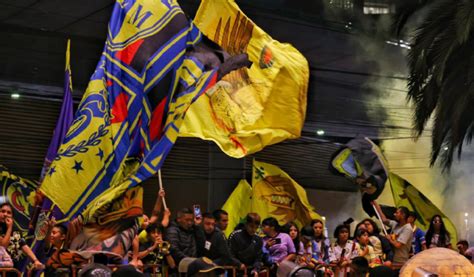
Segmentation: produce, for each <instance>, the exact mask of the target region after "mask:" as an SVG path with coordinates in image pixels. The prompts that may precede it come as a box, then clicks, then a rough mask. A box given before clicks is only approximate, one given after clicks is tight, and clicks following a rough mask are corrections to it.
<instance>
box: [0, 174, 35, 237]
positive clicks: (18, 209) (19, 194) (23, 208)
mask: <svg viewBox="0 0 474 277" xmlns="http://www.w3.org/2000/svg"><path fill="white" fill-rule="evenodd" d="M0 186H1V187H0V188H1V197H2V198H3V199H2V200H1V201H0V203H5V202H8V203H10V204H11V205H12V206H13V218H15V220H14V223H15V226H14V227H15V229H16V230H18V231H20V232H21V233H22V237H24V238H26V236H27V234H28V225H29V223H30V217H31V215H32V213H33V210H34V207H33V201H34V198H35V191H36V188H37V187H38V183H37V182H36V181H33V180H28V179H24V178H21V177H18V176H16V175H14V174H12V173H10V172H9V171H8V169H7V168H6V167H4V166H2V165H0Z"/></svg>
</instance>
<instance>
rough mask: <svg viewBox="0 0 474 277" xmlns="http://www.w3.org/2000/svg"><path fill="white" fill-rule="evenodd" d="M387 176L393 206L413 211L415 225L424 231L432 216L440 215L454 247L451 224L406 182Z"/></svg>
mask: <svg viewBox="0 0 474 277" xmlns="http://www.w3.org/2000/svg"><path fill="white" fill-rule="evenodd" d="M389 176H390V177H389V178H390V180H389V181H390V182H389V183H390V188H391V189H392V196H393V202H394V203H395V206H397V207H400V206H405V207H407V208H408V209H409V210H410V211H414V212H415V213H416V215H417V220H416V225H417V226H418V227H420V228H421V229H423V230H425V231H427V230H428V228H429V226H430V221H431V218H432V217H433V216H434V215H440V216H441V217H442V218H443V221H444V224H445V226H446V230H448V232H449V234H450V235H451V244H452V245H456V243H457V231H456V227H455V226H454V224H453V222H452V221H451V220H450V219H449V218H448V217H447V216H446V215H444V214H443V212H441V210H440V209H438V208H437V207H436V206H435V205H434V204H433V203H432V202H431V201H430V200H429V199H428V198H427V197H426V196H425V195H424V194H423V193H421V192H420V191H419V190H418V189H416V188H415V187H414V186H413V185H412V184H410V183H409V182H408V181H407V180H405V179H403V178H401V177H400V176H398V175H396V174H393V173H390V175H389Z"/></svg>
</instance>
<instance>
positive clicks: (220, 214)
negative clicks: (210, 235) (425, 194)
mask: <svg viewBox="0 0 474 277" xmlns="http://www.w3.org/2000/svg"><path fill="white" fill-rule="evenodd" d="M212 215H213V216H214V218H215V219H216V228H217V229H219V230H220V231H222V232H225V230H227V225H229V214H228V213H227V212H226V211H224V210H221V209H218V210H215V211H214V212H212Z"/></svg>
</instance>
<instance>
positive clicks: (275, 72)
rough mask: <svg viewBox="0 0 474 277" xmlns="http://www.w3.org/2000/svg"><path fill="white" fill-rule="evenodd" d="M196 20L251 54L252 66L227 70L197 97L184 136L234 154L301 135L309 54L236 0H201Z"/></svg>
mask: <svg viewBox="0 0 474 277" xmlns="http://www.w3.org/2000/svg"><path fill="white" fill-rule="evenodd" d="M194 21H195V22H196V25H197V26H198V27H199V29H200V30H201V31H202V32H203V33H204V34H205V35H206V36H207V37H209V38H211V39H212V40H213V41H214V42H216V43H217V44H219V45H220V46H222V48H224V49H225V50H226V51H227V52H229V53H231V54H240V53H247V54H248V55H249V59H250V60H251V61H252V62H253V65H252V67H251V68H248V69H247V68H242V69H240V70H238V71H234V72H232V73H231V74H228V75H227V76H225V77H224V78H223V79H222V80H221V81H219V82H218V83H217V85H216V86H215V87H214V88H213V89H211V90H209V91H208V92H207V93H206V94H205V95H204V96H203V97H201V98H200V99H199V100H197V101H196V103H195V104H194V105H193V106H192V107H191V108H190V110H189V112H188V114H187V115H186V119H185V122H184V124H183V127H182V129H181V132H180V136H184V137H198V138H201V139H205V140H211V141H214V142H215V143H216V144H217V145H218V146H219V147H220V149H221V150H222V151H224V152H225V153H226V154H227V155H229V156H231V157H235V158H241V157H243V156H246V155H248V154H251V153H255V152H258V151H260V150H262V149H263V148H264V147H265V146H268V145H271V144H275V143H278V142H281V141H283V140H285V139H292V138H298V137H299V136H300V135H301V130H302V128H303V122H304V119H305V114H306V97H307V88H308V80H309V66H308V62H307V60H306V59H305V58H304V56H303V55H302V54H301V53H300V52H298V50H296V49H295V48H294V47H293V46H291V45H289V44H285V43H280V42H278V41H276V40H274V39H272V38H271V37H270V36H269V35H268V34H267V33H265V32H264V31H263V30H262V29H260V28H259V27H258V26H257V25H255V23H253V22H252V21H251V20H250V19H249V18H248V17H247V16H246V15H245V14H243V13H242V11H241V10H240V9H239V7H238V6H237V4H236V3H235V2H234V1H233V0H222V1H214V0H202V1H201V5H200V6H199V10H198V11H197V14H196V17H195V20H194Z"/></svg>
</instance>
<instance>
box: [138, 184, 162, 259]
mask: <svg viewBox="0 0 474 277" xmlns="http://www.w3.org/2000/svg"><path fill="white" fill-rule="evenodd" d="M165 196H166V193H165V190H164V189H160V190H159V191H158V196H157V198H156V201H155V205H154V206H153V210H152V212H151V217H148V216H147V215H146V214H143V215H142V221H141V224H140V228H139V229H138V231H137V236H136V237H135V239H134V240H133V244H132V251H131V252H132V253H131V258H132V259H131V261H130V264H131V265H133V266H135V267H140V266H141V263H140V262H139V261H140V260H139V259H138V252H139V247H140V244H144V243H146V242H147V241H149V239H148V238H149V237H148V234H147V232H146V230H147V227H148V226H149V225H150V224H155V223H157V222H158V220H159V218H160V214H161V210H162V207H163V199H164V197H165ZM170 216H171V211H170V210H169V209H168V208H166V209H165V210H164V211H163V216H162V219H161V224H160V225H161V226H162V227H163V229H165V228H166V227H168V225H169V223H170Z"/></svg>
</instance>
